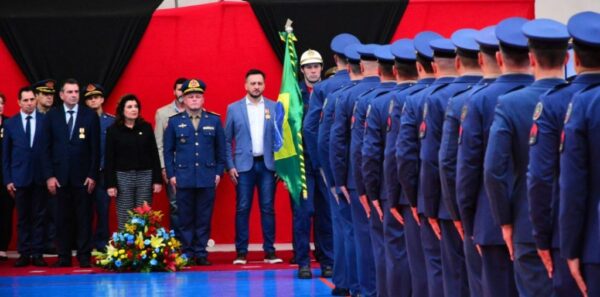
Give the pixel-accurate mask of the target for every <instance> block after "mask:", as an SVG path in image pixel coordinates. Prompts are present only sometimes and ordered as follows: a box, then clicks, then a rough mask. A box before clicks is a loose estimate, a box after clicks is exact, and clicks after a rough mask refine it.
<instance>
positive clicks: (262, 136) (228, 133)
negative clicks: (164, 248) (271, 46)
mask: <svg viewBox="0 0 600 297" xmlns="http://www.w3.org/2000/svg"><path fill="white" fill-rule="evenodd" d="M245 88H246V96H245V97H244V98H242V99H241V100H238V101H237V102H234V103H232V104H230V105H229V106H227V120H226V121H225V139H226V145H225V149H226V153H225V155H226V157H227V171H228V172H229V176H230V178H231V180H232V182H233V184H234V185H235V186H236V193H237V195H236V219H235V230H236V234H235V249H236V251H237V257H236V259H235V260H234V261H233V264H241V265H243V264H246V254H247V253H248V224H249V216H250V207H251V206H252V199H253V197H254V188H258V200H259V202H258V204H259V207H260V213H261V224H262V230H263V238H264V244H263V250H264V251H265V262H266V263H270V264H275V263H281V262H282V261H281V259H279V258H277V257H276V256H275V247H274V246H273V243H274V242H275V207H274V202H275V200H274V197H275V185H276V179H275V162H274V154H273V125H274V124H273V123H274V122H273V121H274V120H275V102H274V101H272V100H269V99H266V98H264V97H263V92H264V90H265V74H264V73H263V72H262V71H260V70H257V69H251V70H249V71H248V72H247V73H246V83H245Z"/></svg>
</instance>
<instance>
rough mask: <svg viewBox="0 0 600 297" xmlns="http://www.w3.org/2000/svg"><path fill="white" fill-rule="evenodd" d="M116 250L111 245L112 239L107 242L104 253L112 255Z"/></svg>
mask: <svg viewBox="0 0 600 297" xmlns="http://www.w3.org/2000/svg"><path fill="white" fill-rule="evenodd" d="M116 251H117V249H115V247H114V246H113V245H112V240H111V241H110V242H109V243H108V245H106V254H107V255H113V254H114V253H115V252H116Z"/></svg>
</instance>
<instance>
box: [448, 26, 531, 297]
mask: <svg viewBox="0 0 600 297" xmlns="http://www.w3.org/2000/svg"><path fill="white" fill-rule="evenodd" d="M523 21H525V20H524V19H522V18H508V19H505V20H503V21H502V22H500V23H499V24H498V25H497V26H496V28H495V30H494V31H495V32H494V33H495V35H496V37H497V38H498V40H499V44H500V51H499V52H498V53H496V58H497V60H498V65H499V66H500V69H501V71H502V73H503V74H502V75H501V76H499V77H498V78H497V79H496V80H495V81H494V82H493V83H491V84H490V85H488V86H487V87H485V88H482V89H480V90H478V91H477V92H474V93H473V94H472V95H471V98H470V99H469V101H468V103H467V104H466V108H465V109H464V111H463V113H464V120H463V121H462V126H461V127H462V133H461V135H460V136H459V137H460V144H459V148H458V161H457V178H456V180H457V184H456V195H457V201H458V205H459V211H460V216H461V220H462V224H463V227H464V230H465V236H473V240H474V242H475V244H476V245H477V248H478V250H479V251H480V254H481V256H482V287H483V294H484V296H515V295H517V292H516V287H515V284H514V275H513V268H512V263H511V259H510V255H509V253H508V249H507V247H506V244H505V242H504V240H503V237H502V232H501V231H500V225H498V223H496V222H495V221H494V220H493V218H492V213H491V209H490V203H489V199H488V197H487V193H486V191H485V188H484V183H483V156H484V154H485V150H486V148H487V144H488V142H487V140H488V134H489V129H490V126H491V124H492V120H493V115H494V108H495V106H496V102H497V99H498V96H500V95H503V94H506V93H508V92H510V91H513V90H515V89H520V88H522V87H524V86H527V85H530V84H531V83H532V82H533V76H532V75H531V74H530V71H531V70H530V68H529V58H528V53H527V50H526V49H522V48H521V49H519V48H516V49H515V46H512V47H511V46H510V45H511V44H514V39H516V38H520V36H521V33H520V31H517V33H516V34H498V33H500V32H506V30H507V27H509V28H511V27H512V26H514V23H515V22H517V23H520V24H521V25H522V24H523ZM509 32H512V31H509ZM514 35H516V36H514ZM478 42H480V44H493V42H491V39H490V38H482V40H479V39H478Z"/></svg>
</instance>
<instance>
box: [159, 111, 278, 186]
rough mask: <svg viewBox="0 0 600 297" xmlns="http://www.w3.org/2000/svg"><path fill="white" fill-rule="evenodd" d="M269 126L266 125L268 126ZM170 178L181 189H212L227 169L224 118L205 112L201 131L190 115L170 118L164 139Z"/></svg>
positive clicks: (200, 127)
mask: <svg viewBox="0 0 600 297" xmlns="http://www.w3.org/2000/svg"><path fill="white" fill-rule="evenodd" d="M265 124H266V123H265ZM163 141H164V143H163V145H164V159H165V169H166V171H167V177H168V178H169V179H170V178H171V177H173V176H175V177H176V179H177V187H178V188H210V187H214V186H215V176H217V175H221V174H222V173H223V170H224V169H225V134H224V131H223V126H222V124H221V118H220V117H219V116H218V115H217V114H214V113H211V112H209V111H206V110H203V111H202V115H201V117H200V123H199V124H198V129H197V130H195V129H194V125H193V124H192V120H191V118H190V116H189V114H188V113H187V112H182V113H178V114H176V115H174V116H172V117H170V118H169V122H168V124H167V128H166V129H165V134H164V138H163Z"/></svg>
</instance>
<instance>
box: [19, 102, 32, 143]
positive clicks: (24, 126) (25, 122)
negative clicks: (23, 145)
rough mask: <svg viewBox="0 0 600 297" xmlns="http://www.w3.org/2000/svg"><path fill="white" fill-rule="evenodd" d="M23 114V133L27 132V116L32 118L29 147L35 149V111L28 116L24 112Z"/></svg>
mask: <svg viewBox="0 0 600 297" xmlns="http://www.w3.org/2000/svg"><path fill="white" fill-rule="evenodd" d="M20 113H21V122H22V123H23V131H25V132H27V116H31V119H30V120H29V129H30V130H31V135H30V137H29V147H33V138H34V136H35V110H34V111H33V112H32V113H31V114H26V113H24V112H23V111H21V112H20Z"/></svg>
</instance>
